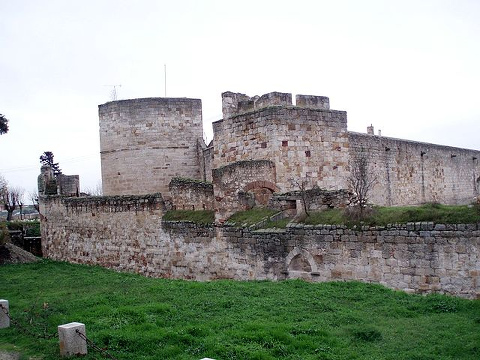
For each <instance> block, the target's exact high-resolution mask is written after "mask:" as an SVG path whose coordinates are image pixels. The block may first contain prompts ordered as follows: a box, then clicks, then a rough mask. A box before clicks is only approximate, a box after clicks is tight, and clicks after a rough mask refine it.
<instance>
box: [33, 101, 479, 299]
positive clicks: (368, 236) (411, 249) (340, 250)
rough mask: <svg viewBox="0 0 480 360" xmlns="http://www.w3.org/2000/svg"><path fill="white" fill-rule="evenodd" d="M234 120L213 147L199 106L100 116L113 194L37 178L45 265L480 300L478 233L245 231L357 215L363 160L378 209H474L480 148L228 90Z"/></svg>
mask: <svg viewBox="0 0 480 360" xmlns="http://www.w3.org/2000/svg"><path fill="white" fill-rule="evenodd" d="M222 100H223V105H222V108H223V119H221V120H219V121H216V122H214V123H213V131H214V138H213V141H212V142H211V143H210V144H208V145H207V144H205V143H204V141H203V137H202V135H203V129H202V109H201V101H200V100H197V99H168V98H148V99H133V100H120V101H112V102H108V103H106V104H103V105H100V106H99V118H100V149H101V166H102V182H103V191H104V196H96V197H86V196H78V195H79V191H78V189H79V186H78V181H79V180H78V177H76V176H61V177H54V176H53V173H52V172H51V169H49V168H48V167H45V168H42V174H41V175H40V176H39V193H40V196H39V199H40V204H39V205H40V214H41V216H40V218H41V232H42V252H43V255H44V256H45V257H48V258H51V259H55V260H62V261H71V262H75V263H85V264H95V265H101V266H105V267H109V268H112V269H116V270H120V271H133V272H137V273H140V274H143V275H147V276H154V277H164V278H180V279H194V280H213V279H222V278H228V279H238V280H255V279H270V280H281V279H290V278H302V279H306V280H309V281H329V280H340V281H342V280H358V281H365V282H376V283H381V284H383V285H386V286H388V287H391V288H394V289H401V290H404V291H408V292H419V293H423V292H441V293H449V294H453V295H458V296H463V297H468V298H480V223H478V224H434V223H409V224H404V225H389V226H386V227H375V228H372V227H368V226H365V227H362V228H354V229H351V228H347V227H346V226H335V225H318V226H311V225H303V224H296V223H294V224H290V225H289V226H287V228H286V229H260V230H255V229H254V228H241V227H240V228H238V227H234V226H231V225H230V224H228V222H227V223H225V221H226V220H227V219H228V218H229V216H230V215H231V214H233V213H234V212H236V211H238V210H243V209H248V208H251V207H253V206H268V207H273V208H276V209H278V210H279V211H280V210H281V211H282V212H284V213H285V212H291V213H297V212H299V211H301V205H302V204H301V200H300V195H301V192H302V191H299V190H302V188H304V189H305V188H306V189H309V192H308V196H309V206H310V208H311V209H322V208H325V207H342V206H346V204H348V201H349V198H350V196H351V193H350V192H349V188H348V187H349V186H348V185H349V184H348V183H349V178H350V176H351V169H352V168H353V166H355V161H356V159H357V158H359V157H365V158H366V159H367V160H368V164H369V173H370V175H371V176H372V177H374V178H376V179H377V181H376V182H375V186H374V188H373V189H372V191H371V193H370V200H371V202H373V203H375V204H378V205H407V204H408V205H410V204H421V203H425V202H441V203H447V204H467V203H470V202H472V200H473V198H474V197H478V196H479V188H480V176H479V175H480V167H479V162H478V159H479V157H480V151H476V150H467V149H460V148H454V147H448V146H441V145H433V144H426V143H420V142H414V141H409V140H400V139H393V138H388V137H383V136H380V135H375V134H374V133H373V128H372V127H369V129H368V133H366V134H360V133H355V132H350V131H348V130H347V114H346V112H345V111H337V110H331V109H330V105H329V99H328V98H326V97H320V96H306V95H297V96H296V99H295V100H296V101H295V105H293V103H292V96H291V94H285V93H278V92H274V93H270V94H266V95H263V96H261V97H258V96H255V97H248V96H246V95H243V94H238V93H232V92H225V93H223V94H222ZM169 209H193V210H198V209H209V210H214V211H215V224H209V225H200V224H193V223H189V222H171V221H165V219H164V214H165V212H166V211H167V210H169Z"/></svg>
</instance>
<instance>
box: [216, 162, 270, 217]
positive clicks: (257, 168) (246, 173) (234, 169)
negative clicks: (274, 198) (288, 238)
mask: <svg viewBox="0 0 480 360" xmlns="http://www.w3.org/2000/svg"><path fill="white" fill-rule="evenodd" d="M275 183H276V174H275V163H273V162H272V161H269V160H250V161H247V160H245V161H238V162H235V163H232V164H229V165H226V166H222V167H220V168H218V169H214V170H213V191H214V195H215V203H214V204H215V219H216V221H217V222H218V223H223V222H225V220H227V219H228V218H229V217H230V216H231V215H233V214H234V213H235V212H237V211H243V210H248V209H250V208H252V207H253V206H255V205H257V206H262V205H267V203H268V200H269V199H270V197H271V195H272V194H273V193H274V192H276V191H277V190H278V188H277V186H276V185H275ZM262 198H265V200H264V201H263V203H262Z"/></svg>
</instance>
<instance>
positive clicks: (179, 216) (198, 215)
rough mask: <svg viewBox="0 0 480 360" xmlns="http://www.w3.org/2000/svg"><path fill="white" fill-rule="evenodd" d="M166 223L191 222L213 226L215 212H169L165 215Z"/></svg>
mask: <svg viewBox="0 0 480 360" xmlns="http://www.w3.org/2000/svg"><path fill="white" fill-rule="evenodd" d="M163 220H164V221H190V222H193V223H195V224H203V225H206V224H213V223H214V222H215V213H214V211H213V210H169V211H167V212H166V213H165V214H164V215H163Z"/></svg>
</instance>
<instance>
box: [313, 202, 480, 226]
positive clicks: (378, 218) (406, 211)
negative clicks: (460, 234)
mask: <svg viewBox="0 0 480 360" xmlns="http://www.w3.org/2000/svg"><path fill="white" fill-rule="evenodd" d="M425 221H429V222H434V223H437V224H475V223H477V222H480V212H478V211H477V209H476V207H475V206H469V205H440V204H425V205H422V206H398V207H374V208H373V209H372V211H371V212H370V213H369V215H368V216H366V217H365V218H364V219H363V220H362V221H361V222H359V221H358V220H357V219H352V218H349V217H348V216H347V215H346V214H345V212H344V211H342V210H340V209H330V210H325V211H321V212H316V213H312V214H311V216H309V217H307V218H306V219H305V223H306V224H308V225H318V224H331V225H338V224H346V225H349V224H350V225H355V224H365V225H371V226H385V225H388V224H405V223H408V222H425Z"/></svg>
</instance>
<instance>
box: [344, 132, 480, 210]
mask: <svg viewBox="0 0 480 360" xmlns="http://www.w3.org/2000/svg"><path fill="white" fill-rule="evenodd" d="M348 137H349V143H350V159H351V161H354V159H355V157H356V156H359V155H360V154H365V156H366V157H367V160H368V162H369V164H370V169H371V174H372V176H376V177H377V182H376V184H375V186H374V188H373V189H372V191H371V192H370V199H371V201H372V202H373V203H375V204H377V205H383V206H391V205H415V204H421V203H428V202H439V203H444V204H469V203H471V202H472V201H473V199H474V198H475V197H476V196H478V195H479V184H480V178H479V177H480V164H479V159H480V151H476V150H467V149H460V148H454V147H449V146H441V145H433V144H427V143H421V142H415V141H408V140H400V139H393V138H387V137H382V136H373V135H367V134H359V133H354V132H349V133H348Z"/></svg>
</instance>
